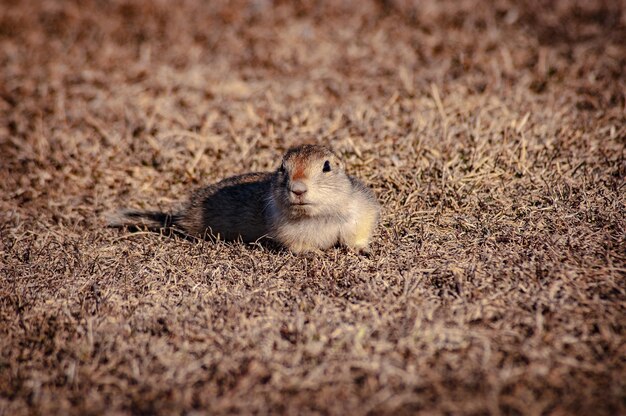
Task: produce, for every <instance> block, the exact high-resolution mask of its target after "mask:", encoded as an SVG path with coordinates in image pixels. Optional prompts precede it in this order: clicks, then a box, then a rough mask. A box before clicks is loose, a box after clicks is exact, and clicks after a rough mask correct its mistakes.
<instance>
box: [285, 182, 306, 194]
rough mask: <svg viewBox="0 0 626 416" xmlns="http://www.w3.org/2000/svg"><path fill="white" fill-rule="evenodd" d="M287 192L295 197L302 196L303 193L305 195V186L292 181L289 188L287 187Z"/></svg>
mask: <svg viewBox="0 0 626 416" xmlns="http://www.w3.org/2000/svg"><path fill="white" fill-rule="evenodd" d="M289 190H290V191H291V192H293V193H294V194H295V195H296V196H301V195H304V193H306V191H307V186H306V184H305V183H304V182H302V181H293V182H292V183H291V186H290V187H289Z"/></svg>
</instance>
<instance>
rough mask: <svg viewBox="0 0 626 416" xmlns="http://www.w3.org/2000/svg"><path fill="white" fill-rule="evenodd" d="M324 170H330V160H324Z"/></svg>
mask: <svg viewBox="0 0 626 416" xmlns="http://www.w3.org/2000/svg"><path fill="white" fill-rule="evenodd" d="M322 172H330V162H329V161H328V160H327V161H326V162H324V168H323V169H322Z"/></svg>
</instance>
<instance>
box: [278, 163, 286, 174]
mask: <svg viewBox="0 0 626 416" xmlns="http://www.w3.org/2000/svg"><path fill="white" fill-rule="evenodd" d="M278 171H279V172H280V173H285V163H284V162H283V163H281V164H280V167H279V168H278Z"/></svg>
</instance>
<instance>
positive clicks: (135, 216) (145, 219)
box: [106, 209, 179, 231]
mask: <svg viewBox="0 0 626 416" xmlns="http://www.w3.org/2000/svg"><path fill="white" fill-rule="evenodd" d="M106 220H107V226H108V227H112V228H123V227H127V228H129V229H130V230H145V229H147V230H149V231H161V230H167V229H170V228H172V227H175V226H176V223H177V221H178V220H179V216H178V215H176V214H168V213H165V212H159V211H136V210H131V209H122V210H119V211H116V212H113V213H111V214H108V215H106Z"/></svg>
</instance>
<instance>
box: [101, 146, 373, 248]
mask: <svg viewBox="0 0 626 416" xmlns="http://www.w3.org/2000/svg"><path fill="white" fill-rule="evenodd" d="M379 212H380V205H379V203H378V201H377V200H376V197H375V196H374V193H373V192H372V191H371V190H370V189H369V188H368V187H367V186H366V185H365V184H363V182H361V181H360V180H358V179H356V178H355V177H353V176H350V175H347V174H346V173H345V171H344V167H343V164H342V162H341V160H340V159H339V158H338V157H337V156H336V155H335V154H334V153H333V152H332V151H331V150H330V149H329V148H327V147H324V146H320V145H310V144H305V145H300V146H297V147H292V148H290V149H289V150H288V151H287V152H286V153H285V155H284V156H283V159H282V162H281V164H280V166H279V167H278V169H276V171H274V172H264V173H247V174H243V175H239V176H233V177H230V178H227V179H224V180H222V181H220V182H218V183H216V184H213V185H209V186H207V187H205V188H202V189H199V190H197V191H196V192H194V193H192V195H191V197H190V198H189V201H188V202H187V204H186V205H185V206H184V208H183V209H182V211H180V212H178V213H175V214H166V213H162V212H154V211H129V210H123V211H120V212H118V213H117V215H115V216H114V217H113V218H110V221H109V226H112V227H124V226H129V227H142V226H143V227H147V228H152V229H159V228H164V227H165V228H170V227H171V228H172V229H174V230H179V231H182V232H183V233H185V234H189V235H192V236H197V237H206V236H208V235H213V236H215V237H218V238H220V239H223V240H231V241H233V240H242V241H244V242H254V241H257V240H260V239H262V238H271V239H272V240H275V241H277V242H278V243H280V244H281V245H283V246H284V247H286V248H287V249H289V250H291V251H292V252H295V253H301V252H308V251H316V250H323V249H326V248H329V247H332V246H333V245H335V244H337V243H340V244H343V245H345V246H347V247H349V248H351V249H354V250H357V251H361V252H363V251H368V246H369V242H370V239H371V238H372V234H373V232H374V229H375V227H376V225H377V223H378V217H379Z"/></svg>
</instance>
